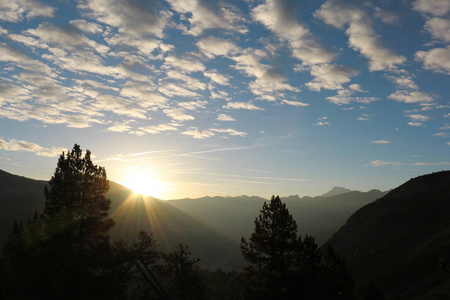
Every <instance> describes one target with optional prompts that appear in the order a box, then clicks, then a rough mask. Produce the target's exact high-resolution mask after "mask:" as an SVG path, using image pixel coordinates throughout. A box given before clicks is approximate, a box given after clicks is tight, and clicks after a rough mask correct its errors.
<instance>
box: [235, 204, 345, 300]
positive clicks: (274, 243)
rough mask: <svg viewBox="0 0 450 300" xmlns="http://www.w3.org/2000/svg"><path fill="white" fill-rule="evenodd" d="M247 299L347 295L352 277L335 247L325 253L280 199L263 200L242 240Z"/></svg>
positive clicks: (329, 248)
mask: <svg viewBox="0 0 450 300" xmlns="http://www.w3.org/2000/svg"><path fill="white" fill-rule="evenodd" d="M241 250H242V255H243V257H244V259H246V260H247V261H248V262H249V263H250V265H249V266H247V267H245V268H244V274H243V285H244V288H243V290H242V292H241V298H243V299H349V297H348V296H349V295H350V291H351V288H352V280H351V277H350V276H349V275H348V273H347V270H346V269H345V265H344V262H343V261H342V260H341V259H340V258H339V256H338V255H337V254H336V253H335V252H334V250H333V249H332V248H331V247H327V248H325V251H324V252H323V253H322V252H321V251H320V249H319V248H318V246H317V244H316V242H315V240H314V238H313V237H311V236H305V238H304V239H302V238H301V236H297V224H296V222H295V220H294V218H293V217H292V215H291V214H289V211H288V209H287V208H286V205H285V204H283V203H282V202H281V200H280V198H279V197H278V196H277V197H272V199H271V201H270V203H269V204H267V203H264V205H263V208H262V210H261V211H260V215H259V217H258V218H256V219H255V231H254V232H253V233H252V235H251V237H250V239H249V241H247V240H246V239H245V238H244V237H243V238H242V239H241Z"/></svg>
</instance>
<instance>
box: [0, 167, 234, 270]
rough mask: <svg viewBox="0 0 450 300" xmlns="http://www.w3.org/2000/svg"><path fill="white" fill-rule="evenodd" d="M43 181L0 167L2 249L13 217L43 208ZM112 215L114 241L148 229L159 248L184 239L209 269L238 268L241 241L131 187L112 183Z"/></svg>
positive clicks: (28, 215)
mask: <svg viewBox="0 0 450 300" xmlns="http://www.w3.org/2000/svg"><path fill="white" fill-rule="evenodd" d="M46 184H47V182H46V181H40V180H33V179H29V178H25V177H22V176H17V175H13V174H9V173H7V172H4V171H1V170H0V248H1V246H2V245H3V244H4V243H5V242H6V241H7V239H8V235H9V233H10V232H11V229H12V226H13V224H14V222H15V221H21V222H23V223H25V222H26V221H27V220H29V219H31V218H32V217H33V214H34V212H35V211H37V212H39V213H41V212H42V211H43V209H44V201H45V197H44V187H45V185H46ZM107 197H109V198H110V199H111V209H110V211H109V214H110V216H111V217H112V218H113V219H114V220H115V221H116V226H114V227H113V229H112V231H111V237H112V239H118V238H121V239H123V240H125V241H127V242H129V243H130V242H132V241H134V240H135V239H136V237H137V234H138V233H139V231H140V230H141V229H143V230H145V231H147V232H152V233H153V235H154V237H155V239H156V240H157V242H158V244H159V245H160V246H161V248H162V250H165V251H169V250H173V249H174V247H175V246H176V245H177V244H178V243H180V242H182V243H184V244H187V245H188V246H189V247H190V249H191V251H192V254H193V256H194V257H198V258H201V259H202V266H204V267H208V268H218V267H224V266H225V267H229V268H240V267H241V265H242V258H241V255H240V250H239V240H236V241H230V240H229V239H228V238H226V237H225V236H224V235H222V234H221V233H219V232H218V231H216V230H214V229H213V228H211V227H209V226H207V225H206V224H204V223H202V222H201V221H199V220H197V219H195V218H194V217H192V216H190V215H188V214H187V213H185V212H183V211H181V210H179V209H177V208H175V207H173V206H171V205H169V204H167V203H165V202H164V201H161V200H158V199H155V198H152V197H143V196H140V195H134V194H133V193H132V191H131V190H129V189H127V188H125V187H124V186H122V185H119V184H117V183H115V182H112V181H110V189H109V191H108V193H107Z"/></svg>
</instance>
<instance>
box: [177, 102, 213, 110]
mask: <svg viewBox="0 0 450 300" xmlns="http://www.w3.org/2000/svg"><path fill="white" fill-rule="evenodd" d="M207 104H208V101H189V102H178V106H180V107H182V108H184V109H187V110H197V109H199V108H206V105H207Z"/></svg>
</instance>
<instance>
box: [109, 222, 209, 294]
mask: <svg viewBox="0 0 450 300" xmlns="http://www.w3.org/2000/svg"><path fill="white" fill-rule="evenodd" d="M116 247H117V249H120V251H121V253H122V257H124V258H125V262H126V264H127V265H128V270H129V276H130V277H131V278H132V284H131V287H132V291H131V294H132V298H133V299H174V300H176V299H188V300H189V299H204V297H205V294H204V285H203V282H202V280H201V279H200V275H199V273H200V267H199V262H200V260H199V259H195V258H191V252H190V251H189V247H188V246H186V245H183V244H181V243H180V244H179V245H178V246H177V247H176V248H175V250H174V251H172V252H170V253H164V252H161V251H159V250H158V245H157V243H156V241H155V239H154V238H153V236H152V235H151V234H150V235H149V234H148V233H147V232H145V231H143V230H141V231H140V232H139V234H138V240H137V241H136V242H135V243H133V244H132V246H128V245H127V244H125V243H123V242H122V241H118V242H117V243H116Z"/></svg>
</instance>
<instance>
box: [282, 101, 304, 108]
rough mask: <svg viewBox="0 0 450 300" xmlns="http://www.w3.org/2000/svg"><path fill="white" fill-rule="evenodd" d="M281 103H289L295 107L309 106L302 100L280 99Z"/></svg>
mask: <svg viewBox="0 0 450 300" xmlns="http://www.w3.org/2000/svg"><path fill="white" fill-rule="evenodd" d="M281 103H283V104H287V105H291V106H297V107H305V106H309V104H308V103H304V102H300V101H291V100H282V101H281Z"/></svg>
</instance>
